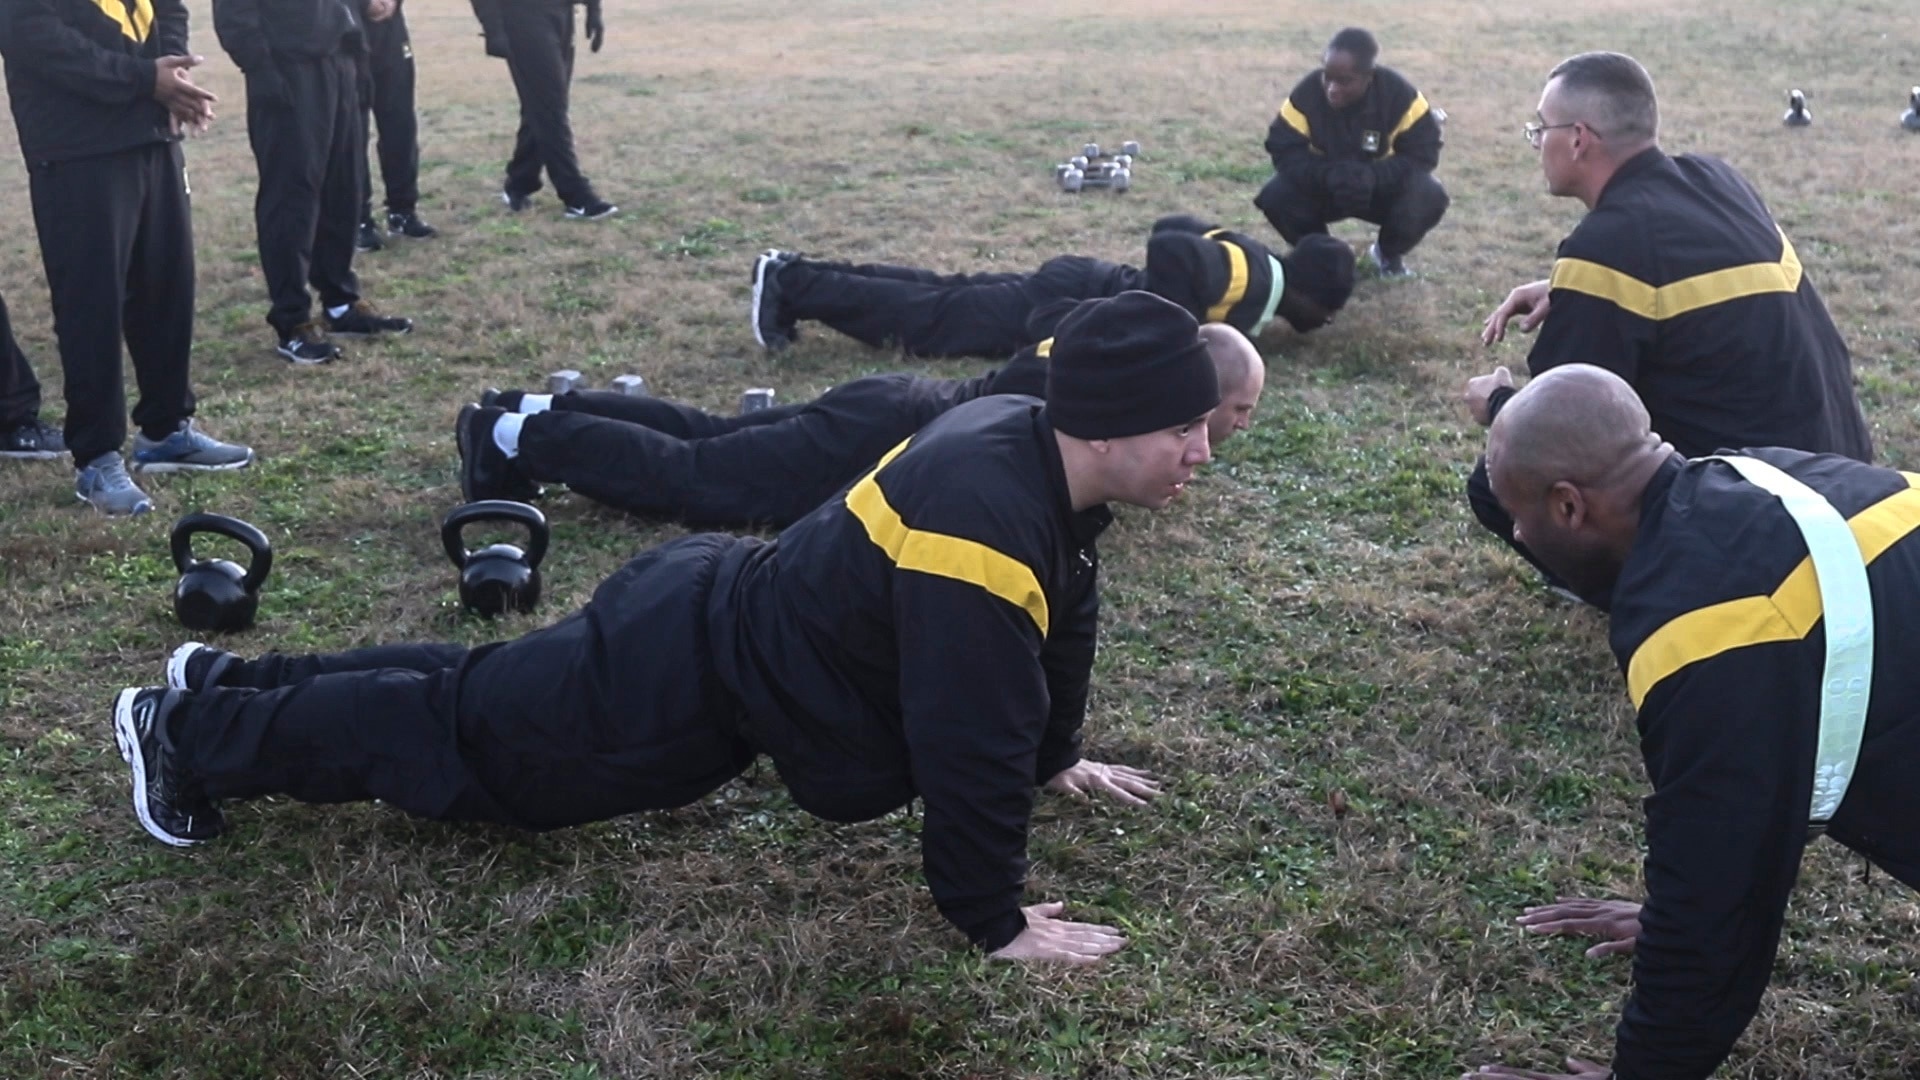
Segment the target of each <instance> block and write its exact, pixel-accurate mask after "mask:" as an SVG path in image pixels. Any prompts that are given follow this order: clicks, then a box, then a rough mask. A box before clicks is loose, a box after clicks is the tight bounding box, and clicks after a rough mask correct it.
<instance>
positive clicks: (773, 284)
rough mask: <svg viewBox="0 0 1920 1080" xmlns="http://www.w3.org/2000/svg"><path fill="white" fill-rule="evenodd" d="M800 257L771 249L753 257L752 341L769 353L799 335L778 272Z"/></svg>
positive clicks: (777, 350)
mask: <svg viewBox="0 0 1920 1080" xmlns="http://www.w3.org/2000/svg"><path fill="white" fill-rule="evenodd" d="M799 257H800V256H798V255H795V254H794V253H793V252H791V251H774V250H772V249H771V248H770V249H768V250H766V251H763V252H761V253H760V257H759V258H757V259H755V260H753V312H752V314H753V340H755V341H757V342H759V343H760V347H761V348H763V349H765V350H767V351H768V352H779V351H780V350H782V349H784V348H786V347H787V346H789V345H792V344H793V342H794V339H795V338H797V337H799V336H800V334H799V327H797V326H795V325H794V320H793V319H792V318H791V317H789V316H788V315H787V313H786V304H785V303H784V300H785V297H783V296H782V295H781V290H780V271H781V270H782V269H784V268H785V267H786V265H787V264H788V263H790V262H793V261H794V260H795V259H798V258H799Z"/></svg>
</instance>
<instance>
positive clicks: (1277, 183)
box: [1253, 173, 1327, 244]
mask: <svg viewBox="0 0 1920 1080" xmlns="http://www.w3.org/2000/svg"><path fill="white" fill-rule="evenodd" d="M1253 205H1254V206H1256V207H1258V208H1259V209H1260V212H1261V213H1262V214H1265V215H1266V216H1267V221H1268V222H1269V223H1270V224H1272V225H1273V228H1274V231H1275V232H1278V233H1279V234H1280V235H1281V237H1282V238H1283V239H1285V240H1286V242H1287V243H1289V244H1297V243H1299V242H1300V238H1301V237H1303V236H1306V235H1307V234H1309V233H1317V232H1325V231H1327V224H1326V222H1324V221H1322V220H1321V219H1320V217H1319V214H1318V213H1317V212H1316V210H1315V207H1316V206H1318V200H1317V199H1314V198H1313V197H1312V196H1311V195H1310V194H1309V193H1308V192H1306V191H1305V190H1303V189H1302V188H1301V187H1300V186H1299V185H1298V184H1296V183H1294V182H1293V181H1292V180H1291V179H1289V178H1288V177H1286V176H1284V175H1281V174H1279V173H1275V174H1274V176H1273V179H1271V180H1269V181H1267V184H1266V186H1265V187H1263V188H1261V189H1260V194H1258V195H1255V196H1254V197H1253Z"/></svg>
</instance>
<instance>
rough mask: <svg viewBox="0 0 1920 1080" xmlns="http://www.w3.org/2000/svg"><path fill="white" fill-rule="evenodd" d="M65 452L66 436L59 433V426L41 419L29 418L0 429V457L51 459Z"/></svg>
mask: <svg viewBox="0 0 1920 1080" xmlns="http://www.w3.org/2000/svg"><path fill="white" fill-rule="evenodd" d="M66 452H67V440H66V437H65V436H63V435H61V434H60V429H59V428H57V427H54V426H52V425H50V424H48V423H46V422H45V421H42V420H29V421H27V422H26V423H24V424H21V425H20V426H19V427H13V428H8V429H7V430H5V431H0V458H14V459H15V460H18V461H51V460H52V459H54V458H57V457H59V456H60V455H62V454H64V453H66Z"/></svg>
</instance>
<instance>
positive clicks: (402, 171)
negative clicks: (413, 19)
mask: <svg viewBox="0 0 1920 1080" xmlns="http://www.w3.org/2000/svg"><path fill="white" fill-rule="evenodd" d="M367 50H368V54H369V56H368V59H369V61H370V62H371V64H372V67H373V120H374V122H375V123H376V124H377V125H378V126H379V130H380V138H379V140H378V146H379V152H380V181H381V183H382V184H383V185H384V186H385V188H386V201H387V212H388V213H390V214H411V213H412V212H413V211H414V210H415V208H417V207H418V206H419V203H420V120H419V117H418V115H417V114H416V112H415V110H414V81H415V80H414V66H413V41H412V38H411V37H410V36H409V35H408V33H407V13H406V9H405V8H404V7H401V8H396V9H395V10H394V13H393V15H392V16H391V17H390V18H387V19H385V20H383V21H381V22H377V23H369V24H368V25H367ZM367 187H368V201H369V202H371V201H372V187H373V185H371V184H369V185H367Z"/></svg>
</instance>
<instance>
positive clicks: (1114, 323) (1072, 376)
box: [1047, 290, 1220, 439]
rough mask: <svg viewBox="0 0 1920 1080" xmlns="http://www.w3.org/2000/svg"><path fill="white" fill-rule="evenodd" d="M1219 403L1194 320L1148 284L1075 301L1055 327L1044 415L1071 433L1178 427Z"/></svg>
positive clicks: (1092, 435) (1094, 435)
mask: <svg viewBox="0 0 1920 1080" xmlns="http://www.w3.org/2000/svg"><path fill="white" fill-rule="evenodd" d="M1218 404H1220V383H1219V377H1218V376H1216V375H1215V374H1214V370H1213V359H1212V357H1210V356H1208V355H1207V347H1206V345H1205V343H1203V342H1202V341H1201V340H1200V324H1199V323H1198V322H1197V321H1195V319H1194V317H1193V316H1192V315H1191V314H1189V313H1188V312H1187V311H1186V310H1185V309H1183V308H1181V307H1180V306H1179V305H1177V304H1174V303H1172V302H1171V301H1168V300H1166V299H1163V298H1161V297H1159V296H1155V295H1154V294H1152V293H1148V292H1140V291H1137V290H1136V291H1133V292H1123V293H1121V294H1120V295H1118V296H1114V297H1110V298H1107V299H1104V300H1088V301H1085V302H1083V303H1081V304H1080V305H1079V306H1078V307H1075V308H1074V309H1073V311H1072V312H1070V313H1069V314H1068V315H1067V317H1066V318H1064V319H1062V320H1060V326H1059V328H1058V329H1057V330H1055V331H1054V335H1053V349H1052V355H1051V356H1050V357H1049V359H1048V366H1047V415H1048V416H1050V417H1052V419H1053V426H1054V429H1055V430H1056V431H1059V432H1062V433H1063V434H1067V435H1071V436H1073V437H1075V438H1078V439H1123V438H1126V437H1127V436H1129V435H1145V434H1147V433H1148V432H1152V431H1159V430H1161V429H1163V428H1170V427H1178V426H1179V425H1181V424H1184V423H1186V422H1187V421H1189V420H1192V419H1193V418H1194V417H1196V416H1199V415H1200V414H1202V413H1205V412H1207V411H1209V410H1211V409H1212V408H1213V407H1214V406H1216V405H1218Z"/></svg>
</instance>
